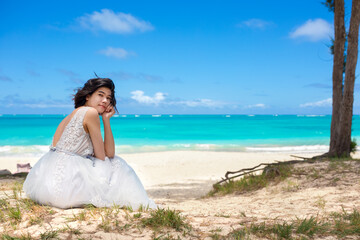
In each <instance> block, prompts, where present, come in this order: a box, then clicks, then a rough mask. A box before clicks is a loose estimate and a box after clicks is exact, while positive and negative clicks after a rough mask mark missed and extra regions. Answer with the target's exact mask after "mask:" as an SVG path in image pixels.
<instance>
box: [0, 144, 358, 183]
mask: <svg viewBox="0 0 360 240" xmlns="http://www.w3.org/2000/svg"><path fill="white" fill-rule="evenodd" d="M322 153H324V152H317V153H298V152H215V151H167V152H147V153H127V154H119V155H118V156H120V157H121V158H123V159H124V160H125V161H126V162H127V163H128V164H129V165H130V166H131V167H132V168H133V169H134V170H135V172H136V173H137V175H138V176H139V178H140V179H141V181H142V183H143V185H144V187H145V188H147V189H153V188H156V187H157V186H160V185H164V184H165V185H166V184H194V183H196V184H201V183H205V182H208V183H210V182H216V181H218V180H220V179H221V178H222V177H223V176H224V175H225V173H226V172H227V171H236V170H239V169H242V168H248V167H253V166H256V165H258V164H260V163H271V162H275V161H285V160H294V159H296V158H294V157H291V156H290V155H298V156H302V157H313V156H316V155H320V154H322ZM353 157H354V158H360V152H357V153H356V154H355V155H353ZM39 159H40V158H38V157H16V156H15V157H12V156H1V157H0V169H8V170H10V172H12V173H14V172H15V171H16V164H17V163H30V164H31V166H34V164H35V163H36V162H37V161H38V160H39Z"/></svg>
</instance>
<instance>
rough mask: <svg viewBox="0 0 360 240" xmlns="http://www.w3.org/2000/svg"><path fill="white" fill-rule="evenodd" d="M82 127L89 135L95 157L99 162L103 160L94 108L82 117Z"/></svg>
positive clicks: (97, 118)
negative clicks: (83, 126)
mask: <svg viewBox="0 0 360 240" xmlns="http://www.w3.org/2000/svg"><path fill="white" fill-rule="evenodd" d="M84 125H85V126H86V128H87V130H88V132H89V134H90V138H91V142H92V144H93V147H94V154H95V157H96V158H98V159H101V160H105V148H104V142H103V139H102V136H101V130H100V118H99V114H98V112H97V110H96V109H95V108H90V109H89V110H88V111H87V112H86V114H85V117H84Z"/></svg>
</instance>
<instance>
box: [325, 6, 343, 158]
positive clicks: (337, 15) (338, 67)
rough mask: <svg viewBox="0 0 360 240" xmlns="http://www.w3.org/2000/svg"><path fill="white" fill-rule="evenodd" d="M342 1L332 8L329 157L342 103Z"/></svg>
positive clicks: (336, 137)
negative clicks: (331, 87)
mask: <svg viewBox="0 0 360 240" xmlns="http://www.w3.org/2000/svg"><path fill="white" fill-rule="evenodd" d="M344 15H345V9H344V0H335V7H334V26H335V41H334V64H333V75H332V80H333V96H332V99H333V103H332V117H331V130H330V150H329V156H331V157H333V156H336V154H337V151H336V145H337V144H336V143H337V140H338V133H339V128H338V127H339V122H340V108H341V103H342V98H343V94H342V83H343V66H344V50H345V41H346V32H345V22H344Z"/></svg>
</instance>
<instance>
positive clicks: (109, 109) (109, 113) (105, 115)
mask: <svg viewBox="0 0 360 240" xmlns="http://www.w3.org/2000/svg"><path fill="white" fill-rule="evenodd" d="M114 114H115V109H114V107H113V106H112V105H109V106H108V107H107V108H106V109H105V111H104V112H103V113H102V114H101V116H102V118H103V119H104V118H106V119H110V118H111V117H112V116H113V115H114Z"/></svg>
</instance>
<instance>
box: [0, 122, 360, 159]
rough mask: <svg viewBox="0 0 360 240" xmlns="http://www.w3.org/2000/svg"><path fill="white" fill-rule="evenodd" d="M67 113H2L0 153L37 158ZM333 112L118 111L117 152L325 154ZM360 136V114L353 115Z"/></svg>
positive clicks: (355, 135)
mask: <svg viewBox="0 0 360 240" xmlns="http://www.w3.org/2000/svg"><path fill="white" fill-rule="evenodd" d="M64 117H65V115H0V157H4V156H9V157H10V156H11V157H21V156H24V157H38V156H41V155H42V154H44V153H45V152H47V151H48V150H49V145H50V144H51V141H52V136H53V134H54V133H55V130H56V127H57V125H58V124H59V123H60V122H61V120H62V119H63V118H64ZM330 122H331V116H330V115H115V116H114V117H113V118H112V119H111V124H112V129H113V134H114V138H115V144H116V153H117V154H121V153H139V152H159V151H176V150H190V151H193V150H196V151H228V152H238V151H240V152H321V151H323V152H325V151H327V149H328V144H329V139H330ZM352 136H353V138H355V139H357V142H358V143H359V140H360V116H359V115H356V116H354V117H353V131H352Z"/></svg>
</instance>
